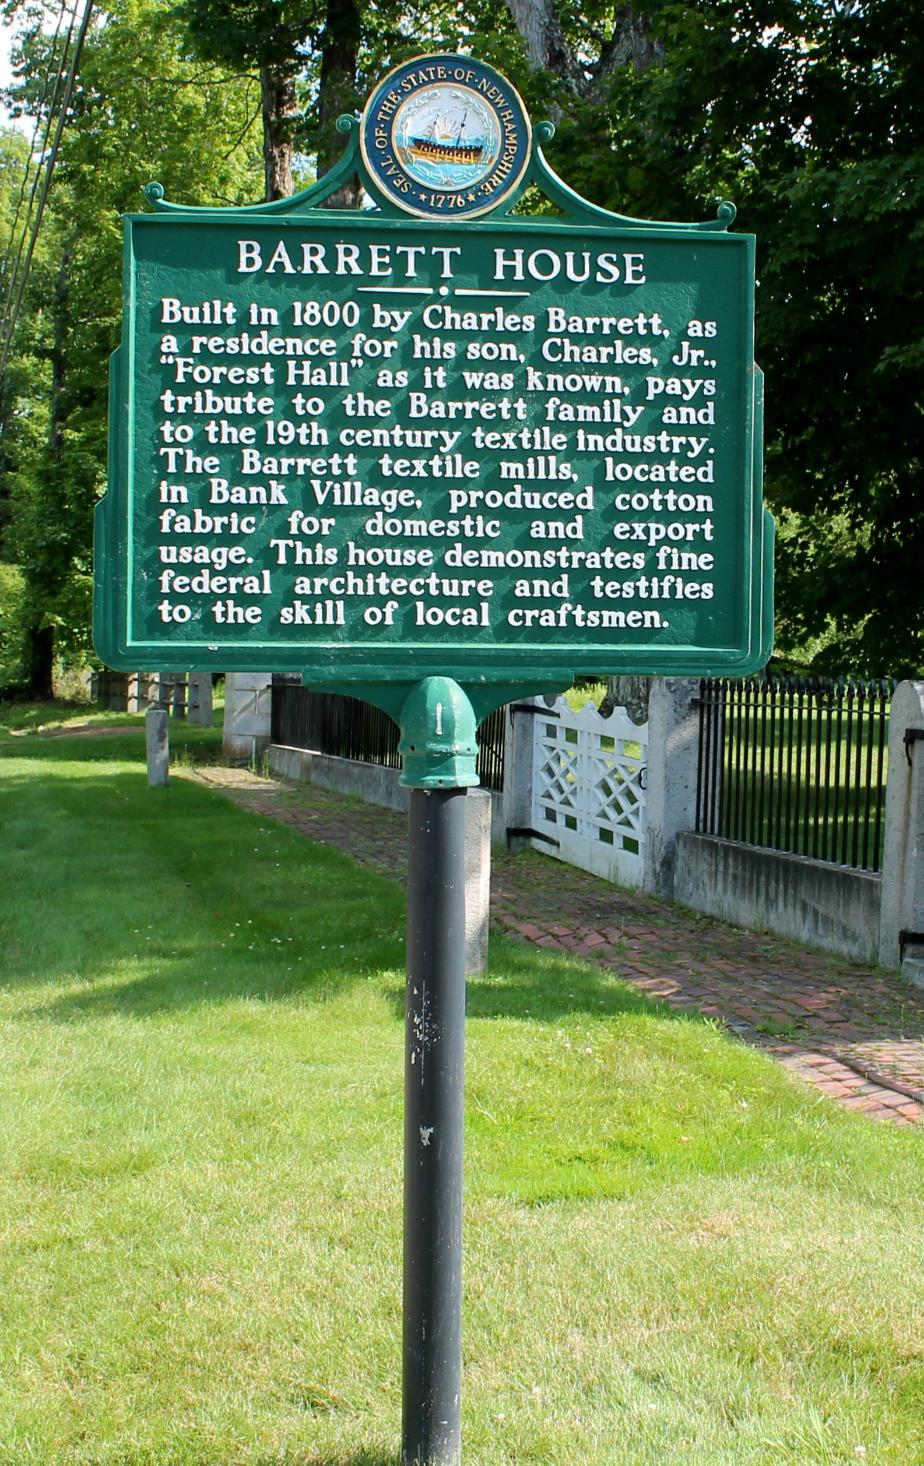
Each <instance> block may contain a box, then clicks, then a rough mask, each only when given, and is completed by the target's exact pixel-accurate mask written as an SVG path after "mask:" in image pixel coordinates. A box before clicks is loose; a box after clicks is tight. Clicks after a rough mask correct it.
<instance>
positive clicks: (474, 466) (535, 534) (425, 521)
mask: <svg viewBox="0 0 924 1466" xmlns="http://www.w3.org/2000/svg"><path fill="white" fill-rule="evenodd" d="M338 127H339V128H340V129H341V130H342V131H343V132H345V133H346V135H347V147H346V150H345V153H344V156H343V158H342V160H341V162H340V163H339V165H338V166H337V167H336V168H335V169H334V170H333V171H332V172H331V173H329V174H328V175H327V176H326V177H325V178H324V179H323V180H322V181H321V182H320V183H318V184H316V185H314V186H313V187H311V188H309V189H306V190H305V191H304V192H302V193H300V194H298V195H296V196H295V197H293V198H290V199H285V200H281V201H278V202H275V203H271V204H261V205H254V206H252V207H247V208H239V209H198V208H196V209H191V208H185V207H182V206H179V205H175V204H172V203H168V202H167V201H166V200H165V199H164V198H163V190H162V189H161V188H160V187H159V185H156V184H154V185H150V186H149V188H148V189H147V190H146V192H147V195H148V199H149V201H150V202H151V203H152V204H153V206H154V208H153V212H152V213H149V214H142V215H130V216H128V217H127V218H126V220H125V310H124V329H123V339H122V345H121V346H120V347H119V349H118V350H117V351H116V352H115V354H114V357H113V361H112V377H111V432H110V442H111V450H110V451H111V463H110V482H109V491H108V493H107V494H106V496H105V497H104V499H103V500H102V501H101V502H100V504H99V506H98V508H97V519H96V587H95V612H94V631H95V641H96V646H97V650H98V652H99V655H100V656H101V657H102V658H103V660H104V661H105V662H107V663H108V664H109V665H110V666H112V667H115V668H117V669H125V670H129V669H136V668H152V669H153V668H159V669H162V670H173V671H182V670H188V669H192V668H196V669H199V670H241V671H243V670H248V669H263V670H265V669H267V668H272V669H273V670H277V671H285V670H293V671H299V672H302V673H303V674H304V676H305V680H306V681H310V682H311V683H313V684H314V685H317V686H325V685H326V686H341V687H342V686H345V685H350V686H354V684H363V685H364V687H365V689H366V690H365V691H364V693H363V695H366V696H369V697H373V698H374V700H376V701H379V702H380V704H383V705H384V702H387V703H388V706H389V711H391V710H393V707H394V703H395V698H396V696H397V694H398V687H397V685H396V684H401V685H402V686H403V689H404V693H405V694H406V693H407V691H408V690H409V689H410V687H411V686H412V685H414V684H416V683H417V682H419V681H420V680H421V679H422V678H424V677H428V676H448V677H450V678H453V679H455V680H456V681H458V682H460V683H462V684H464V685H466V686H468V687H477V686H479V685H484V684H491V685H492V687H493V688H494V689H495V691H496V689H497V687H498V685H499V684H505V685H508V686H512V685H517V686H519V687H521V688H522V686H523V685H524V684H525V683H533V684H536V685H539V684H546V683H555V684H557V685H559V686H560V685H565V684H567V682H568V680H569V679H570V678H571V677H572V676H573V675H575V674H578V673H580V674H592V673H593V674H614V673H622V672H638V673H646V674H653V675H710V674H721V673H724V674H731V675H734V674H742V675H743V674H745V673H749V672H753V671H755V670H756V669H758V668H760V667H762V666H763V665H764V664H765V662H766V660H767V658H768V656H769V653H770V649H771V639H772V546H773V523H772V520H771V518H770V516H769V514H768V513H767V511H766V510H765V509H764V507H763V503H762V497H761V477H762V472H761V440H762V378H761V374H760V372H759V370H758V369H757V368H756V367H755V366H754V362H753V307H754V240H753V237H752V236H750V235H746V234H732V233H729V232H728V226H729V224H730V223H731V222H732V220H733V218H734V209H733V207H732V206H731V205H729V204H722V205H720V206H719V210H718V217H717V218H716V219H714V220H710V221H707V222H704V223H700V224H676V223H652V222H650V221H643V220H637V219H631V218H627V217H623V216H620V215H617V214H612V213H610V212H608V211H606V210H603V209H600V208H598V207H596V206H595V205H593V204H590V203H588V202H587V201H586V200H583V199H581V198H580V197H578V196H577V195H576V194H575V193H574V192H573V191H572V190H571V189H569V188H568V187H567V185H566V184H564V183H563V182H562V180H561V179H560V178H558V177H557V175H556V174H555V173H554V171H553V170H552V169H551V167H550V166H549V164H548V163H547V161H546V159H545V158H544V156H543V153H542V148H541V143H542V141H544V140H547V139H548V138H549V137H551V136H552V133H553V129H552V127H551V125H550V124H548V123H541V124H539V126H538V127H536V128H535V129H534V133H533V143H532V151H531V155H530V158H529V163H528V166H527V167H526V168H525V170H524V171H523V172H522V176H521V177H520V178H519V180H518V182H517V183H516V186H515V187H514V188H513V189H512V190H511V191H510V192H509V193H508V194H507V195H506V197H504V198H503V199H502V200H501V201H500V202H499V203H498V205H497V206H496V207H495V208H492V209H491V211H490V212H489V213H488V214H482V215H481V216H479V217H477V218H474V219H471V220H469V219H465V218H461V219H455V218H452V217H449V218H446V217H437V218H433V219H431V218H421V217H416V216H415V217H409V216H408V214H407V212H406V211H404V210H402V208H401V207H400V206H399V205H398V204H396V203H395V202H394V200H393V198H392V197H390V196H389V194H388V192H386V190H385V189H384V188H383V187H382V186H381V184H380V183H379V182H378V181H377V178H376V176H375V175H374V174H373V173H372V172H370V170H369V168H367V166H366V164H365V162H364V158H363V154H362V151H361V149H360V146H359V139H360V123H359V121H358V120H357V119H355V118H351V117H344V118H341V119H339V122H338ZM355 174H359V176H360V178H361V180H362V182H363V184H364V187H365V188H366V191H367V193H368V195H369V197H370V199H372V200H373V202H374V205H375V207H373V208H370V209H367V210H364V211H359V212H349V213H344V212H342V211H336V210H330V209H325V208H323V203H324V201H325V200H326V199H327V198H328V197H329V196H330V194H331V193H332V192H333V191H334V190H335V189H337V188H338V187H339V186H340V184H341V183H343V182H344V181H346V180H347V179H348V178H350V177H352V176H353V175H355ZM528 188H533V189H534V190H535V192H536V193H541V194H542V195H544V196H545V199H546V200H547V201H548V202H547V204H546V205H545V206H544V207H548V206H549V205H551V206H552V208H554V209H555V211H556V212H555V213H544V214H538V215H537V214H527V213H525V212H518V209H521V208H522V204H521V200H522V199H523V195H524V192H525V191H526V190H527V189H528ZM434 197H440V198H442V197H443V196H437V195H434ZM375 685H378V687H379V688H380V689H383V690H384V688H386V687H387V688H388V691H387V693H386V694H385V697H384V700H383V697H382V696H380V695H378V694H376V693H373V692H372V691H370V690H369V689H370V688H372V687H373V686H375ZM354 690H355V687H354ZM492 700H493V698H492Z"/></svg>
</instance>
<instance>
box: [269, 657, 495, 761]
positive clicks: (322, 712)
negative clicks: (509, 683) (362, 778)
mask: <svg viewBox="0 0 924 1466" xmlns="http://www.w3.org/2000/svg"><path fill="white" fill-rule="evenodd" d="M272 706H273V713H272V739H273V742H274V743H284V744H286V745H287V746H288V747H289V748H313V749H315V750H316V752H318V753H329V754H334V755H336V757H338V758H351V759H357V760H358V761H359V762H360V763H367V764H380V765H381V766H382V767H384V768H386V769H399V768H400V767H401V756H400V754H399V753H398V738H399V732H398V725H397V723H396V722H395V721H394V720H393V719H392V718H389V717H388V715H387V714H386V713H383V712H380V710H379V709H378V708H375V707H373V706H372V704H371V703H367V702H362V701H360V699H358V698H355V697H343V696H341V695H340V694H339V693H328V692H325V693H318V692H310V691H309V690H308V688H307V687H302V685H301V679H300V678H298V677H294V678H293V677H291V676H288V675H286V674H278V675H275V676H274V677H273V703H272ZM505 716H506V709H505V708H498V710H497V711H496V712H494V713H491V714H489V716H488V717H487V718H485V719H484V721H483V722H482V723H481V725H480V727H479V729H478V747H479V753H478V762H477V768H478V774H479V777H480V779H481V783H482V786H483V787H484V788H485V789H494V790H501V789H503V787H504V727H505Z"/></svg>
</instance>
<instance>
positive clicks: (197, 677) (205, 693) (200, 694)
mask: <svg viewBox="0 0 924 1466" xmlns="http://www.w3.org/2000/svg"><path fill="white" fill-rule="evenodd" d="M189 721H190V722H191V723H195V724H196V725H197V726H198V727H200V728H211V726H212V679H211V676H210V675H209V673H208V672H190V674H189Z"/></svg>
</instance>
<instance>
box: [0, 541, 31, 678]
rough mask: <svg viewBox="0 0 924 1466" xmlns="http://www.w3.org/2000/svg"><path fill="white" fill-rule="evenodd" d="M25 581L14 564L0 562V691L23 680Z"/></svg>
mask: <svg viewBox="0 0 924 1466" xmlns="http://www.w3.org/2000/svg"><path fill="white" fill-rule="evenodd" d="M24 628H25V583H24V581H23V575H22V571H21V570H20V569H19V567H18V566H16V565H4V564H2V563H0V691H2V690H3V689H4V688H6V687H15V686H16V685H17V684H19V683H21V682H22V680H23V670H24V666H25V655H26V649H25V630H24Z"/></svg>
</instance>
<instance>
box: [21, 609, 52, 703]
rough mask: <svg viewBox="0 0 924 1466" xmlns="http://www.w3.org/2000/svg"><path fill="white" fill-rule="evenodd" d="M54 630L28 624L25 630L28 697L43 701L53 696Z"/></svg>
mask: <svg viewBox="0 0 924 1466" xmlns="http://www.w3.org/2000/svg"><path fill="white" fill-rule="evenodd" d="M54 659H55V630H54V627H53V626H30V627H29V629H28V631H27V632H26V681H27V689H28V693H29V696H30V697H34V698H37V699H39V700H41V701H43V702H47V701H50V699H51V698H52V697H53V696H54V686H53V683H54V677H53V672H54Z"/></svg>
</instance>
